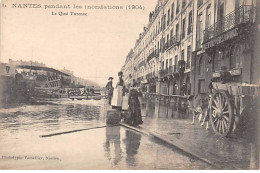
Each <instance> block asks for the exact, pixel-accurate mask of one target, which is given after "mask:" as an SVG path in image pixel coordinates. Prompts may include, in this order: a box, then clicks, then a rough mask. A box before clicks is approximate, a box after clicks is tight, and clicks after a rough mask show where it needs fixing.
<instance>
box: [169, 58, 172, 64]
mask: <svg viewBox="0 0 260 173" xmlns="http://www.w3.org/2000/svg"><path fill="white" fill-rule="evenodd" d="M169 66H172V58H171V59H170V62H169Z"/></svg>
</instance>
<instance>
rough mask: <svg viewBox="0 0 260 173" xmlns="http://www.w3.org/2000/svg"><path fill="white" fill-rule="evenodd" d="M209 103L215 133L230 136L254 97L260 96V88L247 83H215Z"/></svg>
mask: <svg viewBox="0 0 260 173" xmlns="http://www.w3.org/2000/svg"><path fill="white" fill-rule="evenodd" d="M212 85H213V90H214V92H213V94H212V97H211V98H210V101H209V111H210V114H209V115H210V121H211V125H212V128H213V130H214V132H215V133H216V134H217V135H219V136H222V137H225V136H228V135H229V134H230V133H231V132H232V130H236V125H237V123H238V122H239V120H240V118H241V117H240V115H241V113H242V112H243V110H244V108H245V107H246V106H247V105H248V104H250V102H251V101H252V100H253V99H254V97H257V96H260V86H259V85H255V84H246V83H225V84H223V83H219V82H213V83H212Z"/></svg>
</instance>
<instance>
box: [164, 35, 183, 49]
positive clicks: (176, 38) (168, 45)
mask: <svg viewBox="0 0 260 173" xmlns="http://www.w3.org/2000/svg"><path fill="white" fill-rule="evenodd" d="M179 42H180V36H179V35H175V36H173V37H172V38H171V39H170V40H169V41H168V42H166V43H165V45H164V49H163V50H168V49H169V48H171V47H172V46H174V45H176V44H178V43H179Z"/></svg>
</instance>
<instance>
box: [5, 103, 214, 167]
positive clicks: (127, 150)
mask: <svg viewBox="0 0 260 173" xmlns="http://www.w3.org/2000/svg"><path fill="white" fill-rule="evenodd" d="M106 110H107V101H106V100H74V101H71V100H66V99H62V100H52V101H48V102H44V104H43V105H23V106H20V107H12V108H2V109H0V130H1V133H0V160H1V161H0V169H211V168H212V167H211V166H210V165H208V164H206V163H204V162H202V161H200V160H197V159H195V158H192V157H191V156H188V155H185V154H184V153H182V152H180V151H178V150H176V149H173V148H170V147H168V146H166V145H165V144H163V143H160V142H159V141H157V140H156V139H153V138H151V137H148V136H145V135H142V134H139V133H137V132H134V131H132V130H129V129H127V128H125V127H121V126H113V127H105V126H106V124H105V115H106ZM145 113H146V112H145ZM95 127H101V128H95ZM90 128H93V129H90ZM79 129H83V130H82V131H77V130H79ZM68 131H74V132H71V133H65V134H61V135H58V134H59V133H62V132H68ZM48 134H52V136H50V137H42V135H48ZM55 134H57V135H55Z"/></svg>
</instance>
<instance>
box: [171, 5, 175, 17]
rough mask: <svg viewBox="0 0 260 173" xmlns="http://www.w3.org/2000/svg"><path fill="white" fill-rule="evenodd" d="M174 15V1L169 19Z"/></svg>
mask: <svg viewBox="0 0 260 173" xmlns="http://www.w3.org/2000/svg"><path fill="white" fill-rule="evenodd" d="M173 17H174V3H172V14H171V20H173Z"/></svg>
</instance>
